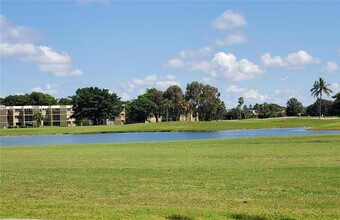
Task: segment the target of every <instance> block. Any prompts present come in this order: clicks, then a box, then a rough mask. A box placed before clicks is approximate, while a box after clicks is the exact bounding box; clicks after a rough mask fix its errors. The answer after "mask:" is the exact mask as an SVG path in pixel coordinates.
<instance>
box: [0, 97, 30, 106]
mask: <svg viewBox="0 0 340 220" xmlns="http://www.w3.org/2000/svg"><path fill="white" fill-rule="evenodd" d="M3 105H6V106H14V105H17V106H21V105H32V104H31V103H30V98H29V95H28V94H25V95H9V96H7V97H5V98H4V100H3Z"/></svg>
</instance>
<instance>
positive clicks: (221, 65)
mask: <svg viewBox="0 0 340 220" xmlns="http://www.w3.org/2000/svg"><path fill="white" fill-rule="evenodd" d="M169 64H172V65H169ZM167 66H168V67H172V68H182V69H187V70H190V71H201V72H204V73H206V74H208V76H209V78H211V79H220V80H232V81H242V80H249V79H255V78H258V77H259V76H260V75H261V74H262V73H263V72H264V70H262V69H261V68H260V67H259V66H258V65H256V64H254V63H252V62H250V61H249V60H247V59H241V60H239V61H238V60H237V58H236V57H235V55H233V54H231V53H227V54H226V53H224V52H219V53H216V54H215V55H214V57H213V58H212V60H211V61H206V60H201V61H191V60H189V61H187V60H181V59H172V60H169V61H168V65H167ZM205 80H209V79H207V78H206V79H205Z"/></svg>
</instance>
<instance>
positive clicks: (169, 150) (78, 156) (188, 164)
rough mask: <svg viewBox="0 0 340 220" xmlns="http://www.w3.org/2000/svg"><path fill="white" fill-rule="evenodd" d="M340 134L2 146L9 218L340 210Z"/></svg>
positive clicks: (301, 215)
mask: <svg viewBox="0 0 340 220" xmlns="http://www.w3.org/2000/svg"><path fill="white" fill-rule="evenodd" d="M339 146H340V135H321V136H303V137H266V138H250V139H227V140H207V141H176V142H162V143H154V142H153V143H119V144H96V145H64V146H48V147H47V146H46V147H44V146H33V147H1V148H0V150H1V164H0V165H1V187H0V198H1V200H0V217H13V218H42V219H186V220H188V219H253V220H254V219H258V220H259V219H261V220H266V219H281V220H283V219H285V220H288V219H290V220H292V219H337V218H339V216H340V210H339V207H340V194H339V193H340V191H339V189H340V181H339V173H340V166H339V165H340V163H339V158H340V149H339Z"/></svg>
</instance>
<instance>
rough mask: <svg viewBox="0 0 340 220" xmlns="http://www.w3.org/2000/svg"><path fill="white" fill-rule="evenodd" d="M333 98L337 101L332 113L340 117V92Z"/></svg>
mask: <svg viewBox="0 0 340 220" xmlns="http://www.w3.org/2000/svg"><path fill="white" fill-rule="evenodd" d="M332 98H333V99H335V100H334V102H333V104H332V111H331V112H332V114H333V115H337V116H340V92H338V93H337V94H335V95H334V96H333V97H332Z"/></svg>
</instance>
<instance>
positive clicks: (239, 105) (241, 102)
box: [237, 97, 244, 120]
mask: <svg viewBox="0 0 340 220" xmlns="http://www.w3.org/2000/svg"><path fill="white" fill-rule="evenodd" d="M243 103H244V99H243V97H240V98H238V106H237V109H238V110H239V118H238V119H239V120H241V114H242V110H241V107H242V105H243Z"/></svg>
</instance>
